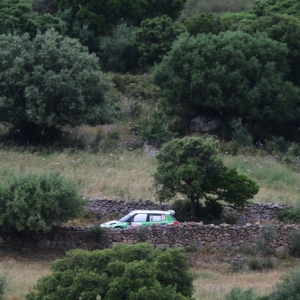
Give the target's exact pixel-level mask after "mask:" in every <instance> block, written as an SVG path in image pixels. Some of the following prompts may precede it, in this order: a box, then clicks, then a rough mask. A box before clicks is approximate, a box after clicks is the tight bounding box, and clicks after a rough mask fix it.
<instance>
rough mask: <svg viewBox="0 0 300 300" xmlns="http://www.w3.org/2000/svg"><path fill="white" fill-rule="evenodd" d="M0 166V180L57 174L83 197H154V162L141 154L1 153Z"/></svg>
mask: <svg viewBox="0 0 300 300" xmlns="http://www.w3.org/2000/svg"><path fill="white" fill-rule="evenodd" d="M0 165H1V168H0V179H1V178H4V177H6V176H9V175H12V174H20V173H24V172H43V171H50V170H52V171H53V170H56V171H59V172H60V173H61V174H62V175H63V176H65V177H67V178H70V179H72V180H74V181H75V182H77V183H78V184H79V186H80V190H81V193H82V194H83V195H84V196H86V197H92V198H96V197H98V198H105V197H107V198H120V199H125V200H128V199H132V198H133V199H139V198H140V199H148V198H153V197H154V194H153V191H151V190H150V188H151V185H152V182H151V181H152V173H153V172H154V171H155V158H154V157H153V156H152V155H147V154H146V153H145V152H144V151H143V150H135V151H120V152H117V151H115V152H111V153H100V152H99V153H91V152H88V151H77V152H75V153H73V152H68V151H65V152H54V153H51V154H42V153H39V152H37V153H30V152H26V151H25V152H19V151H11V150H0Z"/></svg>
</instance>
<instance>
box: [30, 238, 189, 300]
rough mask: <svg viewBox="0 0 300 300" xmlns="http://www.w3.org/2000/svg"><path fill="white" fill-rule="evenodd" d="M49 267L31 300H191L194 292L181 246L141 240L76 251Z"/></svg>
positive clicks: (39, 281) (31, 293) (33, 292)
mask: <svg viewBox="0 0 300 300" xmlns="http://www.w3.org/2000/svg"><path fill="white" fill-rule="evenodd" d="M51 269H52V274H51V275H48V276H46V277H44V278H41V279H40V280H38V282H37V284H36V286H35V287H34V290H33V291H32V292H30V293H29V294H27V295H26V299H27V300H46V299H66V300H73V299H85V300H95V299H98V298H100V299H106V300H116V299H123V300H127V299H128V300H129V299H130V300H141V299H145V300H151V299H160V300H188V299H192V294H193V277H192V274H191V272H190V271H189V264H188V259H187V256H186V255H185V254H184V253H183V250H181V249H178V248H177V249H174V248H173V249H167V250H163V249H162V248H155V249H153V246H152V245H149V244H144V243H138V244H136V245H115V246H114V247H113V248H111V249H105V250H95V251H92V252H88V251H85V250H73V251H69V252H68V253H67V257H66V258H64V259H60V260H57V261H55V262H54V263H53V264H52V266H51ZM97 297H98V298H97Z"/></svg>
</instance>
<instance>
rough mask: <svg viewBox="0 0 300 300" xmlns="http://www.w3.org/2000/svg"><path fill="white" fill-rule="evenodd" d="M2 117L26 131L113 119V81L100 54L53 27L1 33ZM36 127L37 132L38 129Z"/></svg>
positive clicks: (45, 129) (93, 123)
mask: <svg viewBox="0 0 300 300" xmlns="http://www.w3.org/2000/svg"><path fill="white" fill-rule="evenodd" d="M0 55H1V58H2V60H1V63H0V85H1V90H0V120H1V121H2V122H8V123H10V124H12V125H13V126H14V127H15V128H17V129H18V130H21V131H23V132H26V131H27V129H30V130H29V131H33V132H34V131H35V132H44V133H46V132H45V131H47V130H48V129H51V128H56V127H58V126H64V125H70V126H79V125H82V124H89V125H97V124H102V123H105V122H108V121H109V120H110V119H111V115H112V111H113V107H111V106H110V105H109V101H108V98H107V96H106V92H107V91H108V90H109V88H110V87H111V85H110V81H109V80H108V79H106V78H105V76H104V75H103V74H102V73H101V71H100V68H99V63H98V59H97V58H96V56H95V55H91V54H89V53H88V51H87V49H86V48H85V47H83V46H82V45H81V44H80V43H79V42H78V41H77V40H75V39H71V38H68V37H63V36H61V35H59V34H58V33H57V32H55V31H54V30H48V31H47V32H46V33H44V34H42V33H38V34H37V35H36V37H35V38H34V39H33V40H31V39H30V37H29V35H28V34H24V35H22V36H19V35H16V34H9V35H0ZM33 132H32V134H33Z"/></svg>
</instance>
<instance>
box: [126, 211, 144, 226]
mask: <svg viewBox="0 0 300 300" xmlns="http://www.w3.org/2000/svg"><path fill="white" fill-rule="evenodd" d="M130 222H131V224H130V225H131V226H134V227H136V226H146V225H147V214H146V213H139V214H136V215H134V216H133V217H132V218H131V220H130Z"/></svg>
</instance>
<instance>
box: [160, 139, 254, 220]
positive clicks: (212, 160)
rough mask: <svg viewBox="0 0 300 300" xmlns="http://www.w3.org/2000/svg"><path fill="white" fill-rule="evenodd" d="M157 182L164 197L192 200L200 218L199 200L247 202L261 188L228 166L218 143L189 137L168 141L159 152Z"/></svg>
mask: <svg viewBox="0 0 300 300" xmlns="http://www.w3.org/2000/svg"><path fill="white" fill-rule="evenodd" d="M157 160H158V167H157V171H156V173H155V174H154V180H155V182H154V186H155V188H156V192H157V196H158V199H159V200H160V201H167V200H170V199H173V198H174V197H175V196H176V195H178V194H180V195H183V196H186V197H187V198H188V199H189V200H190V201H191V214H192V217H193V219H196V215H195V211H196V209H195V208H196V203H197V202H198V201H199V200H200V199H205V200H206V202H207V203H210V202H212V201H218V200H225V201H226V202H228V203H232V204H234V205H236V206H243V205H245V204H246V203H247V200H248V199H250V198H253V196H254V195H255V194H256V193H257V192H258V189H259V188H258V186H257V184H256V183H255V182H253V181H252V180H250V179H248V178H247V177H246V176H243V175H239V174H237V171H236V170H235V169H227V168H226V167H225V166H224V164H223V162H222V160H221V158H220V157H219V156H218V144H217V142H216V141H214V140H211V139H204V138H200V137H186V138H182V139H174V140H172V141H170V142H168V143H166V144H165V145H164V146H163V147H162V148H161V149H160V151H159V153H158V155H157Z"/></svg>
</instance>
